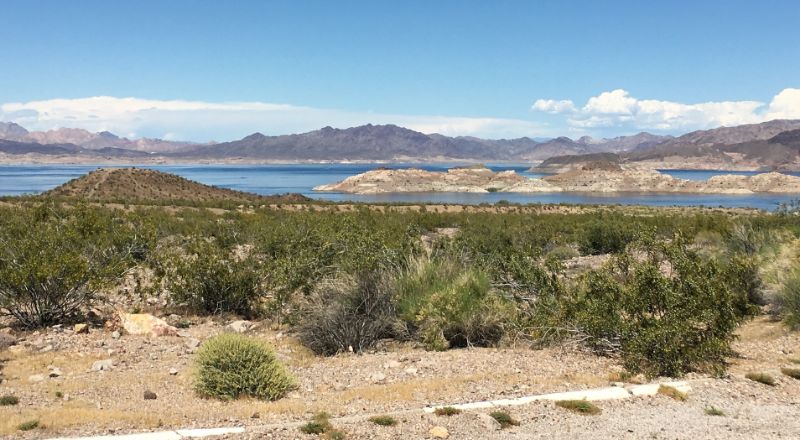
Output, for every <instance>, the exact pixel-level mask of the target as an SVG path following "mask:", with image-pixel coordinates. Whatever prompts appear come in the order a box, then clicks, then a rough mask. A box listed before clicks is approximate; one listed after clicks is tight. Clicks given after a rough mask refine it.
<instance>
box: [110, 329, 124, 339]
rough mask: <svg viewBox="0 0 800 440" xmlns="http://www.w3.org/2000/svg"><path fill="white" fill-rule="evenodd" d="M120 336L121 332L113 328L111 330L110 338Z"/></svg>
mask: <svg viewBox="0 0 800 440" xmlns="http://www.w3.org/2000/svg"><path fill="white" fill-rule="evenodd" d="M120 336H122V334H121V333H120V332H118V331H116V330H114V331H113V332H111V338H112V339H119V338H120Z"/></svg>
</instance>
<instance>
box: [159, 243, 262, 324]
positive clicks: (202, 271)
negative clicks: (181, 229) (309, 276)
mask: <svg viewBox="0 0 800 440" xmlns="http://www.w3.org/2000/svg"><path fill="white" fill-rule="evenodd" d="M161 264H162V270H163V273H162V276H163V278H164V280H165V287H166V288H167V290H169V292H170V293H171V295H172V300H173V302H175V303H177V304H181V305H186V306H188V307H189V308H190V309H192V310H194V311H197V312H202V313H210V314H219V313H224V312H231V313H237V314H240V315H245V316H252V315H254V314H255V313H256V311H257V308H258V305H259V301H260V300H261V299H263V297H264V295H265V292H264V289H263V287H262V283H263V280H262V277H263V275H262V273H261V272H260V270H259V269H260V264H259V262H258V260H257V259H256V258H255V257H252V256H250V255H247V256H245V257H244V258H236V256H234V255H232V253H231V252H230V251H228V250H226V249H224V248H221V247H220V246H218V245H217V244H215V243H213V242H209V241H207V240H205V239H201V238H200V239H194V240H191V241H190V242H189V243H188V245H187V247H186V253H183V252H180V253H171V254H168V255H167V256H166V257H165V258H164V259H163V260H162V263H161Z"/></svg>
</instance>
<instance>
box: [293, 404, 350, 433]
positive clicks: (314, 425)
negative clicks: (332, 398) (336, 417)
mask: <svg viewBox="0 0 800 440" xmlns="http://www.w3.org/2000/svg"><path fill="white" fill-rule="evenodd" d="M330 417H331V416H330V414H328V413H326V412H324V411H321V412H318V413H316V414H314V417H313V418H312V419H311V421H310V422H308V423H306V424H304V425H303V426H301V427H300V432H302V433H303V434H313V435H319V436H322V438H325V439H328V440H344V438H345V437H346V436H345V433H344V432H343V431H340V430H338V429H336V428H334V427H333V425H332V424H331V421H330Z"/></svg>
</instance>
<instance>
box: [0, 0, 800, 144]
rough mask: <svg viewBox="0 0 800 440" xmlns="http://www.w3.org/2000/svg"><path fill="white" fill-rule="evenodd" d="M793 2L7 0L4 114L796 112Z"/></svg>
mask: <svg viewBox="0 0 800 440" xmlns="http://www.w3.org/2000/svg"><path fill="white" fill-rule="evenodd" d="M798 23H800V3H798V2H797V1H796V0H774V1H769V0H763V1H759V2H757V1H739V0H725V1H703V0H694V1H669V2H650V1H610V0H606V1H569V0H562V1H548V0H539V1H513V0H497V1H468V0H461V1H454V0H438V1H430V0H427V1H415V0H404V1H394V2H390V1H374V0H373V1H355V0H352V1H349V0H343V1H337V2H334V1H304V0H294V1H266V0H264V1H246V0H239V1H235V2H230V1H221V0H217V1H186V0H169V1H163V0H159V1H149V0H137V1H129V2H126V1H108V0H104V1H90V0H74V1H60V0H53V1H47V0H3V2H2V5H0V42H2V52H1V53H2V55H0V60H2V61H0V121H12V122H17V123H19V124H21V125H23V126H25V127H26V128H28V129H30V130H47V129H53V128H57V127H76V128H85V129H89V130H92V131H102V130H109V131H112V132H115V133H117V134H120V135H125V136H129V137H142V136H147V137H163V138H167V139H175V140H194V141H210V140H230V139H235V138H240V137H243V136H246V135H248V134H250V133H253V132H256V131H258V132H262V133H264V134H268V135H275V134H287V133H296V132H304V131H309V130H314V129H317V128H320V127H323V126H327V125H330V126H334V127H339V128H345V127H349V126H356V125H361V124H366V123H373V124H383V123H394V124H397V125H402V126H405V127H408V128H412V129H415V130H419V131H423V132H426V133H431V132H438V133H443V134H447V135H471V136H480V137H487V138H513V137H521V136H529V137H553V136H561V135H565V136H570V137H578V136H582V135H591V136H595V137H611V136H618V135H627V134H634V133H637V132H639V131H650V132H653V133H664V134H680V133H684V132H688V131H692V130H697V129H706V128H714V127H717V126H720V125H738V124H743V123H756V122H762V121H765V120H769V119H776V118H798V119H800V26H798Z"/></svg>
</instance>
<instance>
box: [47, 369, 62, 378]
mask: <svg viewBox="0 0 800 440" xmlns="http://www.w3.org/2000/svg"><path fill="white" fill-rule="evenodd" d="M63 375H64V373H62V372H61V369H59V368H51V369H50V373H49V374H48V376H50V377H59V376H63Z"/></svg>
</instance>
